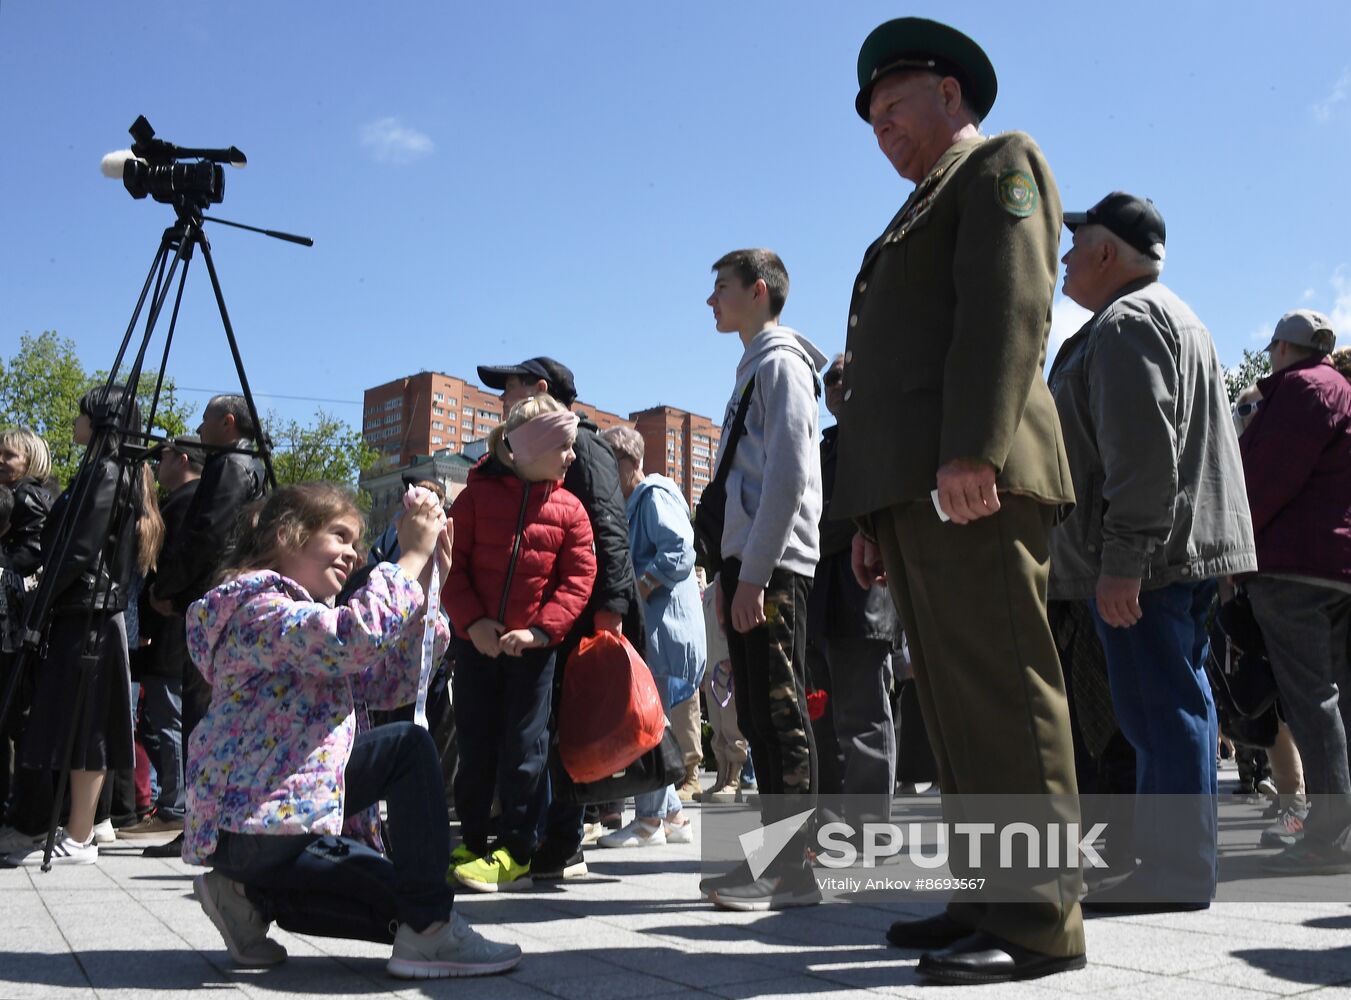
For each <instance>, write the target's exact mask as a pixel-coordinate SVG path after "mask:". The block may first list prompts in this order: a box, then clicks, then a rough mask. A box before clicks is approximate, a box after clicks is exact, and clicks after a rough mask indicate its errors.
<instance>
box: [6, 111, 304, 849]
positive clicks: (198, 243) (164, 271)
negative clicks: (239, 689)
mask: <svg viewBox="0 0 1351 1000" xmlns="http://www.w3.org/2000/svg"><path fill="white" fill-rule="evenodd" d="M142 125H144V127H143V129H142V131H141V132H140V133H139V134H138V131H137V130H138V128H140V127H141V126H142ZM132 134H133V135H134V136H136V137H137V139H138V140H139V142H138V146H136V147H133V150H134V151H135V152H137V153H138V154H140V155H142V156H145V157H146V159H148V160H149V161H150V163H151V164H152V165H151V166H150V167H149V168H147V164H146V163H145V162H144V161H142V160H134V161H129V162H128V164H127V174H128V176H130V175H131V174H132V173H133V170H135V171H138V172H139V173H141V174H144V173H145V172H146V171H147V169H148V170H149V171H150V172H152V173H153V172H154V171H157V170H162V171H164V176H166V177H168V176H169V174H168V172H169V171H179V170H182V167H183V165H180V164H177V163H174V162H172V161H173V160H174V159H176V157H177V156H178V155H184V154H190V155H197V156H203V157H205V158H208V159H209V158H214V156H213V154H214V153H215V152H216V151H206V150H191V151H189V150H180V149H178V147H173V146H170V145H169V144H167V143H163V142H161V141H160V140H155V139H153V135H154V133H153V130H150V128H149V124H148V123H145V120H144V119H143V118H141V119H138V120H137V123H136V125H134V126H133V127H132ZM228 152H230V153H234V154H237V155H239V157H240V158H241V159H242V154H239V153H238V150H235V149H234V148H233V147H231V149H230V150H229V151H228ZM204 162H205V161H204ZM133 165H134V166H133ZM198 165H200V164H198ZM217 169H219V168H217ZM153 179H154V178H153V177H152V180H153ZM174 179H175V180H177V179H178V178H177V177H175V178H174ZM187 187H188V188H189V190H187V191H183V190H181V189H179V190H173V191H170V190H169V188H168V186H167V185H166V186H165V187H164V189H163V190H155V192H154V193H155V199H156V200H157V201H164V202H166V203H170V204H172V205H173V207H174V211H175V215H176V220H175V222H174V224H173V225H171V226H169V227H168V228H167V229H166V230H165V231H164V235H163V236H162V238H161V239H160V244H159V248H158V250H157V251H156V252H155V257H154V260H153V261H152V262H151V265H150V271H149V273H148V274H147V275H146V279H145V284H144V285H143V286H142V288H141V294H140V297H139V298H138V299H137V302H136V308H135V309H134V310H133V311H132V315H131V320H130V321H129V322H128V324H127V329H126V333H125V334H124V335H123V337H122V342H121V344H120V345H119V346H118V349H117V356H116V358H115V359H114V361H113V364H112V366H111V368H110V369H109V374H108V378H107V381H106V382H105V383H104V385H103V387H102V390H101V391H100V392H99V395H98V397H97V402H96V404H95V405H94V407H93V410H94V412H93V413H92V414H90V422H91V435H90V441H89V443H88V445H87V447H86V448H85V452H84V456H83V457H82V458H81V461H80V465H79V468H78V469H77V471H76V474H75V477H74V479H72V481H71V485H70V487H69V488H68V489H67V491H66V494H65V496H66V503H65V506H64V508H63V510H62V511H61V514H60V517H59V518H58V520H57V523H56V525H55V527H54V530H53V531H51V532H50V537H51V538H52V544H51V546H50V549H49V551H46V552H44V553H43V563H42V579H41V583H40V584H39V586H38V588H37V590H36V591H34V592H33V595H32V600H31V601H30V603H29V606H28V610H27V614H26V616H25V620H24V628H23V633H22V645H21V648H20V650H19V651H18V653H17V655H16V657H15V660H14V663H13V665H12V670H11V675H10V678H9V683H8V685H7V687H6V690H5V692H4V698H3V701H0V732H3V731H4V728H5V723H6V721H7V720H8V718H9V715H10V712H11V710H12V708H13V704H14V701H15V698H16V695H17V692H18V689H19V686H20V683H21V680H22V678H23V676H24V674H25V672H26V671H27V670H28V669H30V666H31V665H32V664H33V663H34V662H35V661H37V660H40V659H42V658H44V657H45V654H46V647H47V640H48V636H49V633H50V630H51V629H52V628H53V627H54V624H53V615H54V610H55V609H54V602H55V601H56V599H57V598H58V597H60V596H61V595H60V594H58V593H57V592H56V590H57V578H58V569H59V567H62V566H63V565H65V563H66V560H67V559H68V558H70V556H71V546H72V540H73V539H74V537H75V534H76V529H77V527H78V526H79V525H80V523H81V521H82V519H83V518H85V517H87V516H94V515H96V514H97V512H95V511H93V510H92V507H93V503H92V500H91V498H92V496H93V493H94V488H95V486H96V485H97V483H98V480H99V478H100V476H101V475H102V474H103V472H104V471H106V470H105V469H102V468H101V466H102V464H103V463H105V462H108V461H112V462H113V463H115V465H116V479H115V485H114V487H113V491H112V495H113V503H112V510H111V514H110V516H109V518H108V525H107V529H106V531H104V532H103V534H102V544H101V545H100V547H99V551H98V555H97V557H96V558H95V562H94V568H93V581H94V582H93V593H92V595H91V599H90V600H89V601H88V602H87V604H88V607H87V608H85V609H84V610H83V611H81V612H80V613H79V614H75V615H63V618H64V619H65V621H63V622H60V623H57V626H56V627H73V626H74V624H75V622H76V621H78V620H79V619H80V618H81V616H82V617H83V620H82V622H81V623H80V624H81V634H82V637H83V638H82V640H81V643H80V651H79V658H78V682H77V684H76V688H75V697H74V703H73V706H72V710H71V713H70V718H69V725H68V728H67V730H66V732H65V734H64V740H63V741H62V742H63V745H62V754H61V765H60V768H59V772H58V778H57V783H56V789H55V793H54V797H53V802H52V808H51V812H50V815H49V817H48V823H47V837H46V843H45V847H44V851H43V859H42V870H43V871H48V870H50V868H51V856H52V851H53V847H54V844H55V840H56V828H57V825H58V823H59V820H60V815H61V807H62V802H63V799H64V797H65V793H66V789H67V786H68V784H69V781H70V772H71V762H72V757H73V753H74V749H75V743H76V738H77V736H78V735H79V734H80V732H81V731H82V730H83V729H84V728H85V715H86V713H87V712H88V711H89V705H88V701H89V687H90V681H91V678H92V677H93V675H94V672H95V670H96V668H97V667H98V664H99V661H100V658H101V656H102V654H103V646H104V642H105V633H106V632H107V627H106V626H107V623H108V622H109V620H110V619H112V618H113V617H114V616H115V615H116V614H118V613H119V612H120V611H121V608H118V607H117V603H118V601H119V600H120V599H121V595H119V594H118V590H119V589H122V591H123V593H125V586H126V582H127V580H128V579H129V577H130V571H131V567H130V566H128V565H122V564H123V563H125V562H126V559H127V550H128V544H127V537H128V536H127V532H131V533H132V534H133V535H134V532H135V520H136V517H137V511H136V508H137V507H138V506H139V503H138V498H139V493H140V490H141V475H140V472H141V467H142V465H143V464H144V463H145V462H146V461H147V459H148V457H149V456H150V455H151V454H152V452H154V450H155V449H156V448H157V447H159V446H160V445H162V444H164V443H166V442H167V439H166V438H165V437H164V436H162V435H157V434H155V433H154V432H153V427H154V422H155V414H156V410H157V408H158V406H159V400H160V393H161V390H162V388H163V384H164V376H165V371H166V366H167V365H168V361H169V352H170V349H171V348H172V346H173V339H174V331H175V328H176V326H177V323H178V315H179V309H180V307H181V305H182V302H183V291H184V288H185V285H186V281H187V275H188V267H189V264H190V263H191V261H192V257H193V253H194V249H196V250H200V252H201V257H202V260H203V261H204V262H205V264H206V269H207V274H208V275H209V276H210V279H211V288H212V291H213V292H214V293H215V298H216V307H217V309H218V311H219V312H220V319H221V325H222V326H223V328H224V330H225V336H226V340H227V341H228V343H229V347H230V354H231V357H232V358H233V360H234V366H235V373H236V374H237V375H238V376H239V385H240V388H241V390H242V394H243V396H244V400H245V403H246V405H247V407H248V412H249V417H250V419H251V420H252V421H253V426H254V427H255V428H258V430H259V433H258V437H257V444H256V446H255V447H254V448H252V449H244V448H239V447H232V448H231V449H230V450H232V451H236V452H241V451H242V452H243V453H245V454H250V455H255V456H257V457H259V458H261V459H262V462H263V465H264V467H265V469H266V474H267V486H268V488H269V489H275V488H276V475H275V473H274V471H273V468H272V457H271V452H270V447H269V445H268V443H267V438H266V435H265V434H263V433H262V423H261V421H260V420H259V417H258V408H257V405H256V404H255V402H254V398H253V392H252V390H251V389H250V388H249V380H248V375H247V374H246V373H245V371H244V362H243V359H242V358H241V356H240V353H239V345H238V342H237V341H236V339H235V333H234V328H233V326H232V325H231V323H230V316H229V312H228V311H227V309H226V307H225V297H224V295H223V293H222V292H221V286H220V280H219V278H218V277H217V274H216V265H215V262H214V260H213V259H212V256H211V246H210V244H209V242H208V241H207V238H206V233H205V231H204V229H203V224H204V223H205V222H208V221H210V222H219V223H221V224H223V225H229V226H234V227H236V228H239V229H246V230H249V231H251V232H257V233H262V234H264V235H266V236H272V237H274V238H276V239H282V240H286V241H288V242H292V243H300V244H302V245H304V246H312V245H313V241H312V240H310V239H308V238H307V237H303V236H294V235H291V234H288V233H281V232H277V231H274V230H268V229H259V228H257V227H255V226H246V225H243V224H241V223H237V222H230V221H228V220H225V219H216V218H211V219H206V218H204V216H203V214H202V213H203V211H204V210H205V208H206V207H207V205H208V204H209V203H211V202H213V201H220V200H221V197H222V194H223V182H221V181H220V180H219V178H217V179H216V187H215V188H214V189H213V190H211V191H205V190H193V189H191V186H190V185H187ZM131 189H132V185H131V184H130V183H128V190H131ZM132 193H133V195H135V196H137V197H140V196H142V195H136V193H135V191H133V192H132ZM175 277H177V282H175ZM171 294H172V296H173V305H172V309H171V311H170V316H169V323H168V328H167V331H166V333H165V338H164V347H163V351H162V353H161V355H160V365H159V371H158V373H157V375H156V378H155V385H154V391H153V393H152V395H151V397H150V407H149V411H148V412H147V413H146V414H145V421H144V426H143V427H142V426H141V425H140V424H139V423H135V424H133V414H135V413H136V412H137V405H136V396H137V391H138V387H139V384H140V381H141V375H142V370H143V366H144V362H145V358H146V355H147V352H148V350H149V347H150V344H151V340H152V338H153V336H154V332H155V327H156V325H157V323H158V322H159V319H160V317H161V314H162V313H163V310H164V308H165V306H166V304H167V303H168V300H169V297H170V295H171ZM147 300H149V309H148V310H146V304H147ZM143 312H144V313H145V326H144V329H143V331H142V332H141V335H140V339H139V343H137V344H136V347H135V354H134V357H133V358H132V360H131V361H130V364H129V366H128V367H127V369H126V371H125V373H124V371H123V367H124V363H126V361H127V357H128V353H129V352H130V351H131V349H132V346H133V341H134V340H135V335H136V330H137V325H138V323H139V321H140V319H141V315H142V313H143ZM123 375H125V377H124V378H123V377H120V376H123ZM118 386H125V389H124V390H123V391H121V392H120V393H119V392H117V387H118ZM208 450H209V449H208ZM105 478H106V477H105ZM105 493H106V486H105ZM134 545H135V541H134V539H133V540H132V541H131V551H132V552H134ZM131 558H132V559H133V561H134V556H132V557H131ZM119 579H120V580H121V582H120V583H119V582H118V581H119ZM105 669H106V668H105ZM110 777H111V776H109V777H108V778H105V780H110Z"/></svg>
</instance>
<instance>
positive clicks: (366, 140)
mask: <svg viewBox="0 0 1351 1000" xmlns="http://www.w3.org/2000/svg"><path fill="white" fill-rule="evenodd" d="M361 145H363V146H364V147H366V149H367V151H369V152H370V154H371V156H372V157H373V158H374V159H375V162H376V163H395V164H403V163H412V162H413V161H414V160H417V159H421V158H422V157H424V156H427V155H428V154H430V153H431V152H432V151H433V150H434V149H436V145H435V144H434V143H433V142H432V138H431V136H429V135H428V134H427V133H426V132H419V131H418V130H417V129H415V128H409V127H408V126H407V125H404V124H402V123H401V122H400V121H399V119H397V118H379V119H377V120H376V121H373V122H369V123H367V124H365V125H363V126H362V127H361Z"/></svg>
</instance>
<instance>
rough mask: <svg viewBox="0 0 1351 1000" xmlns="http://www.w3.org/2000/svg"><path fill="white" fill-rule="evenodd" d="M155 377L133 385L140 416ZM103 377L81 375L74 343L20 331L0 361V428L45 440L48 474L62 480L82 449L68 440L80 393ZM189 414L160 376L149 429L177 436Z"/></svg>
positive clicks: (52, 333) (51, 335) (71, 472)
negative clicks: (16, 429) (48, 452)
mask: <svg viewBox="0 0 1351 1000" xmlns="http://www.w3.org/2000/svg"><path fill="white" fill-rule="evenodd" d="M155 377H156V373H155V372H143V373H142V375H141V381H140V383H139V384H138V386H137V398H138V400H139V402H140V404H141V408H142V414H143V415H148V414H149V406H150V397H151V395H152V394H153V392H154V386H155ZM107 378H108V374H107V372H106V371H101V372H94V373H93V374H89V373H87V372H86V371H85V368H84V365H83V364H81V362H80V357H79V355H78V354H77V353H76V351H75V344H74V342H73V341H71V340H70V339H68V338H65V337H61V336H59V335H58V334H57V333H56V331H55V330H45V331H43V332H42V333H41V334H39V335H38V336H36V337H33V336H28V335H24V336H22V337H20V338H19V349H18V350H17V351H15V352H14V355H13V356H12V357H10V358H6V359H0V426H13V427H27V428H29V429H31V430H33V431H36V432H37V433H38V434H40V435H41V436H42V437H43V438H45V439H46V441H47V446H48V447H49V448H50V449H51V452H52V475H53V476H55V477H56V478H57V480H58V481H60V482H61V483H65V482H67V481H69V479H70V477H71V476H72V475H74V473H75V469H76V467H77V466H78V465H79V463H80V456H81V454H82V453H83V450H84V449H83V448H81V447H80V446H78V445H76V444H74V443H73V442H72V440H71V437H72V434H73V431H74V427H75V417H76V415H77V414H78V413H79V403H80V397H81V396H83V395H84V394H85V393H86V392H88V391H89V390H90V389H91V388H94V387H96V386H101V385H102V384H103V383H104V382H105V381H107ZM191 412H192V411H191V409H190V407H188V406H187V405H186V404H184V403H181V402H179V400H178V395H177V392H176V390H175V387H174V380H173V378H172V377H166V378H165V380H164V387H163V389H162V390H161V394H160V402H159V406H158V407H157V408H156V412H155V423H154V428H153V429H154V430H155V431H157V432H159V433H162V434H169V435H173V434H181V433H183V432H184V431H185V430H186V429H187V419H188V417H190V416H191Z"/></svg>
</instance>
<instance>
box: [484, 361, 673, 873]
mask: <svg viewBox="0 0 1351 1000" xmlns="http://www.w3.org/2000/svg"><path fill="white" fill-rule="evenodd" d="M478 377H479V379H480V380H481V381H482V382H483V384H484V385H486V386H488V387H489V388H490V389H498V390H500V391H501V393H502V412H503V415H504V416H505V415H506V414H507V413H509V412H510V411H511V408H512V407H513V406H515V405H516V404H517V403H519V402H520V401H521V400H523V399H527V398H529V397H530V396H534V395H538V394H540V393H544V394H547V395H549V396H552V397H553V398H554V399H556V400H558V401H559V402H560V403H562V404H563V405H564V406H566V407H568V408H569V409H570V408H571V407H572V404H573V403H574V402H576V401H577V387H576V385H575V383H574V382H573V378H572V370H571V369H570V368H568V366H567V365H565V364H563V363H561V362H559V361H555V360H554V359H553V358H549V357H538V358H530V359H529V360H527V361H522V362H521V363H520V364H519V365H498V366H496V367H494V366H488V365H480V366H479V369H478ZM572 447H573V451H574V452H575V453H576V455H577V458H576V460H575V461H574V462H573V463H572V465H570V466H568V472H567V475H566V476H565V477H564V479H563V486H564V487H565V488H566V489H567V490H568V492H570V493H572V494H573V495H574V496H576V497H577V499H578V500H580V501H581V502H582V506H583V507H585V508H586V512H587V515H588V516H589V517H590V518H591V531H592V534H593V536H594V537H595V545H596V584H595V587H594V589H593V590H592V591H591V600H590V601H589V602H588V603H587V606H586V610H585V611H583V612H582V615H581V617H580V618H578V619H577V623H576V624H575V625H574V626H573V628H572V631H571V632H570V633H568V636H567V638H566V639H564V640H563V643H562V645H561V646H560V647H559V650H558V664H559V667H558V669H556V670H555V671H554V690H555V694H557V692H558V691H560V690H561V687H562V683H563V673H564V664H566V662H567V658H568V656H569V654H571V653H572V651H573V650H574V649H576V648H577V646H578V644H579V643H580V642H581V641H582V640H583V639H584V638H586V637H587V636H590V635H594V634H595V633H596V632H597V631H599V630H601V629H608V630H610V631H612V632H619V631H622V632H623V633H624V636H625V638H627V639H628V640H629V642H630V643H632V644H633V646H634V648H635V649H637V650H638V651H639V652H642V651H643V650H644V648H645V647H646V645H647V642H646V639H645V637H644V628H643V602H642V601H641V600H639V598H638V582H637V579H636V578H635V577H634V573H633V558H632V556H631V555H630V552H629V522H628V517H627V515H626V514H625V512H624V495H623V493H622V492H621V491H620V489H619V464H618V462H616V461H615V456H614V452H612V451H611V450H610V446H609V445H607V444H606V443H605V442H604V441H603V440H601V437H600V434H599V428H598V427H597V426H596V425H595V424H593V423H592V422H591V421H590V420H587V419H586V418H585V417H583V418H582V420H581V423H580V424H579V425H578V427H577V440H576V442H575V443H574V444H573V446H572ZM557 703H558V702H557V697H555V699H554V704H555V707H557ZM553 722H556V720H551V729H552V723H553ZM550 739H551V745H552V735H551V737H550ZM540 785H541V788H542V789H546V788H547V786H546V783H545V782H541V783H540ZM581 846H582V807H581V806H575V807H573V806H567V805H563V804H561V803H559V802H558V801H557V800H556V799H555V800H553V801H551V802H550V803H549V807H548V811H547V814H546V819H545V827H544V829H543V830H542V831H541V843H540V845H539V846H538V848H537V849H536V851H535V856H534V858H533V859H532V860H531V863H530V874H531V877H532V878H534V879H545V880H548V879H560V878H576V877H580V876H582V875H585V874H586V873H587V869H586V861H585V859H584V858H583V855H582V850H581Z"/></svg>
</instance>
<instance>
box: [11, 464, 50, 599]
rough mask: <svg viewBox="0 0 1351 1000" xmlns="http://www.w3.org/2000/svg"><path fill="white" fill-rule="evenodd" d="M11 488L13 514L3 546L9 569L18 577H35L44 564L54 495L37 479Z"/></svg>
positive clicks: (24, 481)
mask: <svg viewBox="0 0 1351 1000" xmlns="http://www.w3.org/2000/svg"><path fill="white" fill-rule="evenodd" d="M11 489H13V491H14V513H13V514H11V515H10V518H9V531H8V532H6V534H5V537H4V540H3V541H0V547H3V549H4V553H5V558H6V559H7V560H8V562H9V568H10V569H12V570H13V571H14V572H15V573H18V574H19V576H32V575H33V574H34V573H36V572H37V571H38V567H39V566H41V565H42V529H43V526H44V525H45V524H46V523H47V514H48V513H49V512H50V511H51V509H52V495H51V493H49V492H48V491H47V488H46V487H45V486H43V485H42V484H41V483H39V482H38V481H37V480H36V479H20V480H19V481H18V482H17V483H15V484H14V485H13V486H12V487H11Z"/></svg>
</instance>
